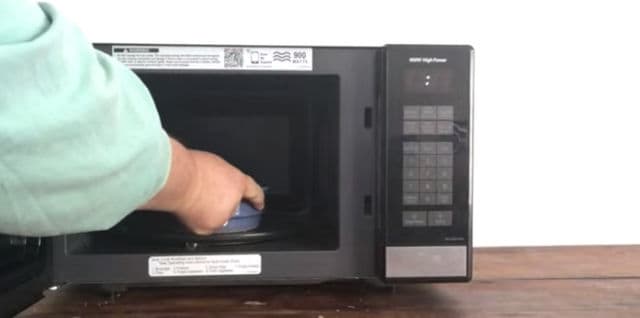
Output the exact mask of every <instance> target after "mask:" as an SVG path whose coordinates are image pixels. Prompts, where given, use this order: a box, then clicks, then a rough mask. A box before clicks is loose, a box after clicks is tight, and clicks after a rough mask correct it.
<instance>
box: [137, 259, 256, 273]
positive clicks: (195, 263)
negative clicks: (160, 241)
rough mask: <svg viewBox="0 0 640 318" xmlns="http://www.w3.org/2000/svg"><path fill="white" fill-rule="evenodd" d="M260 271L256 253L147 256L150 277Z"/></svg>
mask: <svg viewBox="0 0 640 318" xmlns="http://www.w3.org/2000/svg"><path fill="white" fill-rule="evenodd" d="M261 271H262V257H261V256H260V255H258V254H249V255H189V256H152V257H149V276H151V277H171V276H222V275H258V274H260V273H261Z"/></svg>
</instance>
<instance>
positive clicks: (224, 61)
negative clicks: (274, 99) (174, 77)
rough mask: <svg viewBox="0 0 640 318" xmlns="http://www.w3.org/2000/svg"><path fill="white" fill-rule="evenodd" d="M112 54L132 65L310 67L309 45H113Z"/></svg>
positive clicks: (254, 68)
mask: <svg viewBox="0 0 640 318" xmlns="http://www.w3.org/2000/svg"><path fill="white" fill-rule="evenodd" d="M111 50H112V52H111V54H112V56H113V57H115V58H116V59H117V60H118V61H120V62H122V63H123V64H125V65H127V66H128V67H130V68H132V69H199V70H266V71H311V70H313V50H312V49H311V48H264V47H263V48H257V47H254V48H251V47H215V46H139V45H126V46H122V45H116V46H113V47H112V49H111Z"/></svg>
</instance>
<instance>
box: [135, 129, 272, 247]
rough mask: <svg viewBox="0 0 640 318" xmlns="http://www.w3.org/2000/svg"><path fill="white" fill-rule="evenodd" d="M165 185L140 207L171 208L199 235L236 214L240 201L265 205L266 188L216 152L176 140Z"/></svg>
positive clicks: (208, 231)
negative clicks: (189, 145) (263, 188)
mask: <svg viewBox="0 0 640 318" xmlns="http://www.w3.org/2000/svg"><path fill="white" fill-rule="evenodd" d="M171 144H172V164H171V171H170V173H169V178H168V179H167V183H166V184H165V186H164V188H163V189H162V190H160V192H159V193H158V194H156V196H155V197H154V198H152V199H151V200H150V201H149V202H147V203H146V204H145V205H143V206H142V207H141V209H147V210H161V211H170V212H171V213H173V214H175V215H176V216H177V217H178V218H179V219H180V220H181V221H182V222H183V223H184V224H185V225H186V226H187V227H188V228H190V229H191V230H192V231H193V232H194V233H196V234H199V235H209V234H212V233H213V232H215V231H216V230H217V229H219V228H220V227H222V226H223V225H224V224H225V223H226V222H227V221H228V220H229V218H231V217H232V216H233V213H234V212H235V210H236V209H237V207H238V205H239V204H240V201H242V200H246V201H248V202H249V203H250V204H251V205H253V206H254V207H255V208H256V209H258V210H262V209H263V208H264V192H263V191H262V189H261V188H260V187H259V186H258V184H256V182H255V181H254V180H253V179H252V178H251V177H249V176H247V175H246V174H244V173H243V172H242V171H240V170H239V169H238V168H236V167H234V166H233V165H231V164H229V163H228V162H226V161H225V160H224V159H222V158H220V157H219V156H217V155H215V154H211V153H208V152H204V151H198V150H189V149H186V148H185V147H184V146H182V145H181V144H180V143H178V142H177V141H175V140H173V139H172V140H171Z"/></svg>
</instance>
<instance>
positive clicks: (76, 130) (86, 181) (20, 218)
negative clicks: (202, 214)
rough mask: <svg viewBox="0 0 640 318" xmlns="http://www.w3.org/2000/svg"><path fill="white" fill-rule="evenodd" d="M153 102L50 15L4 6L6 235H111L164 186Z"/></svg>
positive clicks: (165, 167) (164, 163)
mask: <svg viewBox="0 0 640 318" xmlns="http://www.w3.org/2000/svg"><path fill="white" fill-rule="evenodd" d="M170 160H171V154H170V145H169V139H168V136H167V134H166V133H165V132H164V130H163V129H162V127H161V124H160V120H159V118H158V114H157V112H156V109H155V106H154V103H153V99H152V97H151V96H150V94H149V92H148V90H147V89H146V87H145V86H144V84H143V83H142V82H141V81H140V80H139V79H138V78H137V77H136V76H135V74H133V72H131V71H130V70H129V69H127V68H126V67H125V66H123V65H122V64H120V63H118V62H117V61H115V60H114V59H112V58H110V57H109V56H108V55H105V54H103V53H101V52H97V51H95V50H94V49H93V47H92V46H91V44H90V43H89V42H88V41H87V39H86V38H85V37H84V36H83V35H82V33H81V32H80V30H79V29H78V28H77V27H75V26H74V25H73V24H72V23H70V22H69V20H67V19H65V17H64V16H62V15H61V14H60V13H59V12H57V11H56V10H55V9H54V8H53V7H52V6H50V5H47V4H40V5H38V4H36V3H33V2H31V1H28V0H0V233H5V234H14V235H25V236H49V235H58V234H63V233H75V232H86V231H96V230H104V229H108V228H110V227H111V226H113V225H115V224H116V223H117V222H118V221H120V220H121V219H122V218H123V217H125V216H126V215H127V214H128V213H130V212H131V211H133V210H134V209H135V208H136V207H138V206H140V205H142V204H143V203H145V202H146V201H147V200H148V199H150V198H151V197H152V196H153V195H155V194H156V193H157V192H158V191H159V190H160V188H161V187H162V186H163V185H164V182H165V181H166V178H167V176H168V171H169V167H170Z"/></svg>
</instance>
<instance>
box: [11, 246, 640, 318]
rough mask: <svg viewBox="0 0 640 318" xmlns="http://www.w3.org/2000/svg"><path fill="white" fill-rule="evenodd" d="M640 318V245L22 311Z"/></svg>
mask: <svg viewBox="0 0 640 318" xmlns="http://www.w3.org/2000/svg"><path fill="white" fill-rule="evenodd" d="M123 316H133V317H214V316H215V317H223V316H224V317H262V316H269V317H279V316H286V317H313V318H320V317H322V318H324V317H445V318H446V317H581V318H583V317H640V246H600V247H595V246H594V247H543V248H481V249H476V252H475V274H474V280H473V282H471V283H463V284H431V285H428V284H420V285H401V286H398V287H396V288H394V289H376V288H372V287H370V286H367V285H363V284H323V285H315V286H294V287H291V286H289V287H282V286H280V287H176V288H140V289H131V290H129V291H127V292H125V293H122V294H116V297H113V298H111V297H106V296H104V295H100V294H98V293H96V292H95V290H93V289H87V288H86V287H85V288H79V287H72V288H62V289H61V290H58V291H55V292H48V293H47V295H46V297H45V298H43V299H42V300H41V301H40V302H38V303H36V304H35V305H33V306H31V307H30V308H28V309H27V310H26V311H24V312H23V313H22V314H20V315H19V317H29V318H35V317H123Z"/></svg>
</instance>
